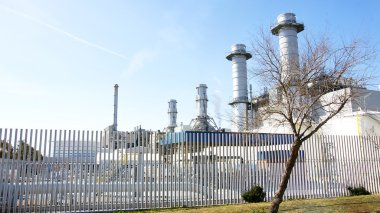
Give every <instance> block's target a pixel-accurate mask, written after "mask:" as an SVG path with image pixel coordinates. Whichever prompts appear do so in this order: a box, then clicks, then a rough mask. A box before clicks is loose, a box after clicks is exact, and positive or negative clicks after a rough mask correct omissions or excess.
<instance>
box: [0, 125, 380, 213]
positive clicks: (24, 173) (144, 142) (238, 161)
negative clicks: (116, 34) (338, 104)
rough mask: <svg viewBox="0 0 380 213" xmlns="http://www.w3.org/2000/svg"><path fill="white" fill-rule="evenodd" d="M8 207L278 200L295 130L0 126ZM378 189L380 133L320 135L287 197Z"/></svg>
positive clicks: (0, 201) (307, 146)
mask: <svg viewBox="0 0 380 213" xmlns="http://www.w3.org/2000/svg"><path fill="white" fill-rule="evenodd" d="M0 141H1V144H0V153H1V156H0V163H1V164H0V167H1V169H0V172H1V173H0V181H1V184H0V187H1V194H0V205H1V210H2V212H15V211H16V212H19V211H20V212H21V211H22V212H25V211H26V212H39V211H66V212H73V211H112V210H130V209H153V208H165V207H180V206H200V205H217V204H231V203H242V202H244V201H243V200H242V198H241V194H242V192H245V191H247V190H249V189H250V188H251V187H252V186H253V185H260V186H262V187H263V188H264V190H265V191H266V193H267V195H266V200H271V198H272V197H273V196H274V193H275V190H276V189H277V186H278V184H279V182H280V179H281V174H282V172H283V170H284V165H285V161H286V160H287V158H288V156H289V153H290V152H289V150H290V147H291V144H292V141H293V137H292V136H291V135H279V134H248V133H202V132H183V133H170V134H169V133H168V134H162V133H159V132H150V131H143V130H139V131H135V132H118V133H115V134H113V135H109V134H108V133H104V132H102V131H69V130H21V129H0ZM347 186H364V187H366V188H367V189H368V190H369V191H370V192H372V193H380V137H375V136H374V137H357V136H314V137H313V138H311V139H310V140H308V141H306V142H305V143H304V145H303V146H302V147H301V150H300V152H299V158H298V160H297V163H296V165H295V167H294V170H293V173H292V176H291V179H290V182H289V186H288V189H287V190H286V193H285V199H289V198H319V197H336V196H344V195H347V194H348V191H347V190H346V187H347Z"/></svg>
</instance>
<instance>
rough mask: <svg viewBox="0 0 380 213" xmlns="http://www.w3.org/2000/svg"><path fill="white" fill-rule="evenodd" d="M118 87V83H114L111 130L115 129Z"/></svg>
mask: <svg viewBox="0 0 380 213" xmlns="http://www.w3.org/2000/svg"><path fill="white" fill-rule="evenodd" d="M118 89H119V85H117V84H115V92H114V105H113V127H112V128H113V131H117V108H118Z"/></svg>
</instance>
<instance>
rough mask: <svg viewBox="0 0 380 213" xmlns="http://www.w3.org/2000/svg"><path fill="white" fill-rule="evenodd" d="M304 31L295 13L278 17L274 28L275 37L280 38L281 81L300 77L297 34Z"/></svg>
mask: <svg viewBox="0 0 380 213" xmlns="http://www.w3.org/2000/svg"><path fill="white" fill-rule="evenodd" d="M303 30H304V25H303V23H297V21H296V15H295V14H294V13H283V14H280V15H278V16H277V24H276V25H275V26H274V27H272V29H271V31H272V34H273V35H276V36H278V37H279V44H280V59H281V67H282V70H281V80H286V79H289V78H294V77H297V76H298V74H299V73H298V70H299V56H298V38H297V34H298V33H299V32H301V31H303Z"/></svg>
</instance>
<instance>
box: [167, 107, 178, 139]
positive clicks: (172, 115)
mask: <svg viewBox="0 0 380 213" xmlns="http://www.w3.org/2000/svg"><path fill="white" fill-rule="evenodd" d="M168 103H169V109H168V115H169V125H168V132H174V128H175V127H176V126H177V101H176V100H174V99H171V100H170V101H169V102H168Z"/></svg>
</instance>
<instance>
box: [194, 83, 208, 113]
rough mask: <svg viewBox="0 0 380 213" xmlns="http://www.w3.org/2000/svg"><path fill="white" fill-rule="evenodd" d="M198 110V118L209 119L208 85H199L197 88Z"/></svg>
mask: <svg viewBox="0 0 380 213" xmlns="http://www.w3.org/2000/svg"><path fill="white" fill-rule="evenodd" d="M197 92H198V94H197V97H196V102H197V110H198V117H202V118H205V117H207V101H208V100H207V85H206V84H199V85H198V86H197Z"/></svg>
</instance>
